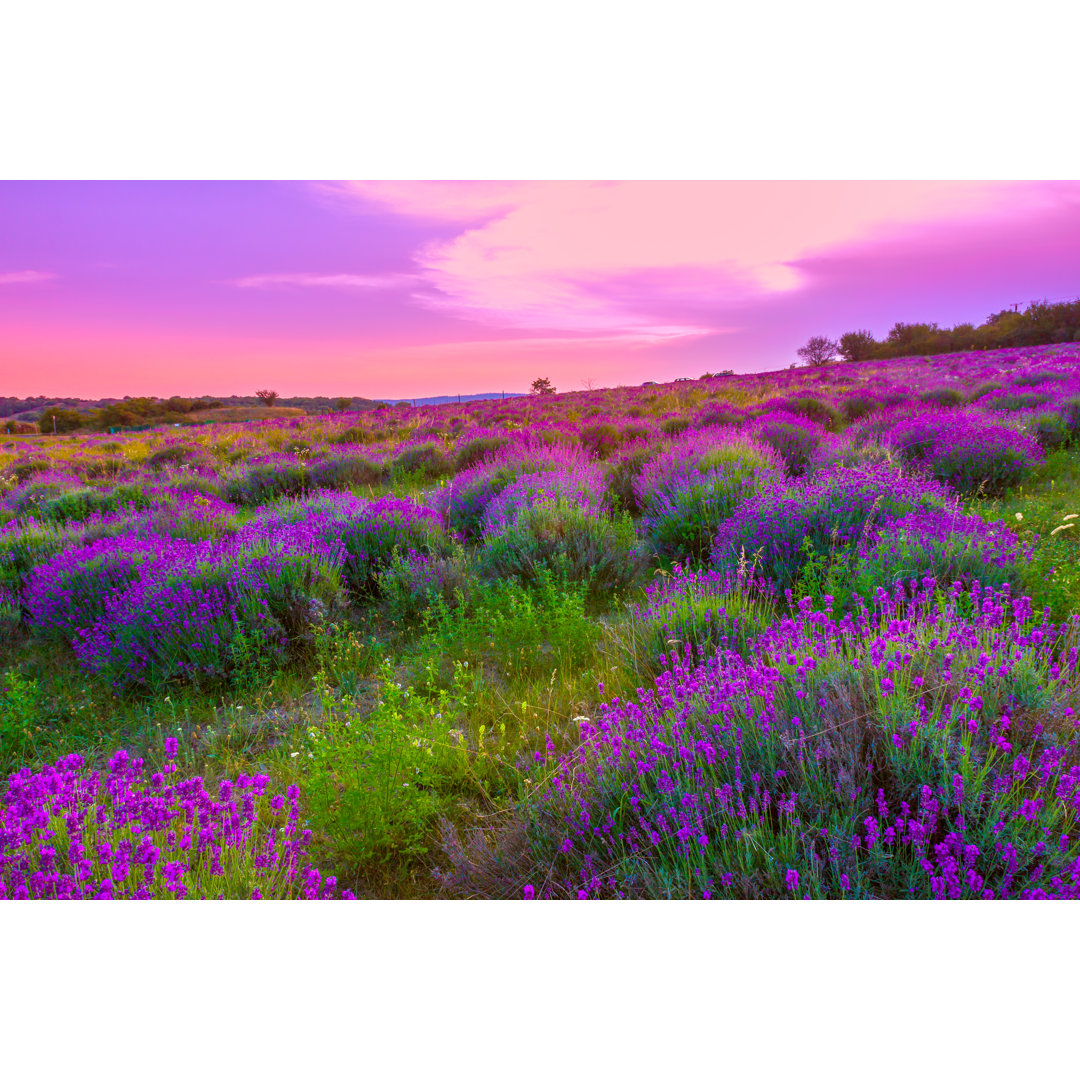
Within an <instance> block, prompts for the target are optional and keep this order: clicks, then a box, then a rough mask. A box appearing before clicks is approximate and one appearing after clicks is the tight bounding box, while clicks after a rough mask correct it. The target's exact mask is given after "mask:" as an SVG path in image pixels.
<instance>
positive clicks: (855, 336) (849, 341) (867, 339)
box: [837, 330, 877, 363]
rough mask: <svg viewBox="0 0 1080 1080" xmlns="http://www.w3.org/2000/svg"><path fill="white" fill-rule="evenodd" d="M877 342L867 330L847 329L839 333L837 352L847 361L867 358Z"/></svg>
mask: <svg viewBox="0 0 1080 1080" xmlns="http://www.w3.org/2000/svg"><path fill="white" fill-rule="evenodd" d="M875 345H877V342H876V341H875V340H874V335H873V334H871V333H870V331H869V330H849V331H848V332H847V333H846V334H841V335H840V341H839V343H838V346H837V352H839V354H840V355H841V356H842V357H843V358H844V359H845V360H847V361H848V362H849V363H858V362H859V361H860V360H869V359H870V358H871V356H873V352H874V346H875Z"/></svg>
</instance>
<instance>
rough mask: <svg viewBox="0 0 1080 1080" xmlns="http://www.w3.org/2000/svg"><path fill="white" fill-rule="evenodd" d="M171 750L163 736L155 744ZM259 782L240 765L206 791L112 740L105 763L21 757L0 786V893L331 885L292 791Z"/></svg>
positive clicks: (253, 892) (319, 893)
mask: <svg viewBox="0 0 1080 1080" xmlns="http://www.w3.org/2000/svg"><path fill="white" fill-rule="evenodd" d="M176 752H177V748H176V740H175V739H173V738H169V739H166V756H167V757H168V758H172V757H175V755H176ZM269 784H270V781H269V777H267V776H263V775H258V776H244V775H241V776H238V777H237V778H236V779H235V780H223V781H222V782H221V786H220V790H219V794H218V795H217V796H214V795H212V794H211V793H210V792H209V791H208V790H207V789H206V786H205V783H204V781H203V779H202V777H199V776H197V777H195V778H193V779H181V778H180V777H179V776H178V775H177V772H176V764H175V762H174V761H171V760H170V761H168V762H167V763H166V765H165V769H164V770H163V772H159V773H155V774H154V775H153V776H151V777H147V776H146V770H145V767H144V765H143V762H142V761H141V760H139V759H135V760H132V759H131V758H130V757H129V756H128V754H127V753H125V752H124V751H120V752H119V753H117V754H115V755H114V756H113V757H112V758H111V759H110V761H109V765H108V769H107V771H103V770H96V769H95V770H90V769H89V768H88V767H87V766H86V763H85V762H84V761H83V759H82V758H81V757H79V756H78V755H77V754H73V755H70V756H69V757H65V758H62V759H61V760H60V761H58V762H57V763H56V764H55V765H51V766H48V767H46V768H44V769H42V770H41V771H40V772H31V771H30V770H29V769H23V770H21V771H20V772H18V773H16V774H15V775H13V776H11V777H10V778H9V779H8V781H7V785H6V790H5V791H3V792H0V816H2V817H3V820H4V822H5V836H4V839H3V841H2V842H0V899H2V898H5V897H6V898H10V899H15V900H19V899H35V900H38V899H41V900H44V899H50V900H52V899H65V900H68V899H70V900H79V899H91V898H93V899H95V900H121V899H135V900H150V899H177V900H183V899H187V900H194V899H236V900H251V899H267V900H269V899H289V898H295V899H311V900H314V899H317V898H319V897H321V898H323V899H329V898H331V897H333V896H334V895H335V891H336V887H337V879H336V878H334V877H328V878H326V879H325V881H323V879H322V875H321V873H320V872H319V871H318V870H316V869H315V868H314V867H313V866H312V865H311V863H310V862H309V860H308V856H307V847H308V845H309V844H310V842H311V831H310V830H308V829H301V827H300V805H299V795H300V793H299V791H298V790H297V789H296V788H295V787H291V788H290V789H289V791H288V793H287V795H271V794H270V788H269ZM351 896H352V894H351V893H348V892H346V893H344V894H343V897H351Z"/></svg>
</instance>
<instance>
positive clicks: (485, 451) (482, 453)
mask: <svg viewBox="0 0 1080 1080" xmlns="http://www.w3.org/2000/svg"><path fill="white" fill-rule="evenodd" d="M509 443H510V437H509V436H508V435H478V436H475V437H474V438H471V439H467V440H466V441H465V442H463V443H461V445H460V446H458V448H457V450H456V451H455V452H454V471H455V472H461V471H462V470H464V469H468V468H471V467H472V466H473V465H476V464H477V463H478V462H480V461H483V460H484V459H485V458H490V457H491V456H492V455H493V454H494V453H495V452H496V451H498V450H501V449H502V448H503V447H504V446H507V445H509Z"/></svg>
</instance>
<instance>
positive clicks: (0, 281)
mask: <svg viewBox="0 0 1080 1080" xmlns="http://www.w3.org/2000/svg"><path fill="white" fill-rule="evenodd" d="M55 277H56V275H55V274H54V273H51V272H50V271H48V270H15V271H10V272H8V273H6V274H4V273H0V285H35V284H37V283H38V282H41V281H52V280H53V278H55Z"/></svg>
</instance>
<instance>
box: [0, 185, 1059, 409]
mask: <svg viewBox="0 0 1080 1080" xmlns="http://www.w3.org/2000/svg"><path fill="white" fill-rule="evenodd" d="M1077 295H1080V183H1076V182H1038V183H1001V182H993V183H988V182H972V183H922V182H900V181H895V182H893V181H869V182H858V183H856V182H844V183H841V182H837V183H833V182H805V183H804V182H795V181H778V182H725V181H715V182H714V181H686V182H671V181H662V182H661V181H657V182H647V181H632V182H625V183H623V182H599V183H586V182H577V181H574V182H539V183H529V182H498V183H486V182H472V181H465V182H438V181H412V182H410V181H403V182H390V181H374V182H363V181H361V182H352V183H297V182H282V183H277V182H267V181H257V182H182V183H172V182H161V181H148V182H117V183H114V182H85V183H83V182H60V181H54V182H41V183H37V182H2V183H0V373H2V380H0V394H4V395H20V396H22V395H28V394H39V393H40V394H64V395H68V394H70V395H80V396H84V397H98V396H114V395H123V394H132V395H138V394H160V395H168V394H172V393H180V394H189V395H190V394H200V393H208V394H222V395H225V394H232V393H237V394H250V393H252V392H253V391H254V390H255V389H256V388H257V387H262V386H268V387H271V388H273V389H276V390H278V391H279V392H280V393H282V394H284V395H290V394H330V395H338V394H346V395H359V396H364V397H398V396H401V397H406V396H422V395H427V394H442V393H455V392H461V393H470V392H476V391H499V390H507V391H522V390H525V389H527V387H528V384H529V383H530V382H531V381H532V380H533V379H534V378H536V377H537V376H538V375H544V376H548V377H550V378H551V379H552V381H553V382H554V383H555V384H556V385H557V386H558V387H559V388H560V389H567V390H570V389H579V388H580V387H581V386H582V385H583V383H584V381H585V380H587V379H589V380H593V381H594V382H595V383H596V385H617V384H619V383H627V384H632V383H638V382H641V381H642V380H644V379H656V380H663V379H670V378H674V377H676V376H680V375H690V376H696V375H700V374H701V373H702V372H703V371H706V370H712V371H715V370H717V369H719V368H733V369H735V370H736V371H752V370H762V369H768V368H778V367H786V366H787V364H789V363H790V362H791V361H792V360H793V359H794V358H795V349H796V348H797V347H798V346H799V345H800V344H802V343H803V342H804V341H805V340H806V338H807V337H809V336H810V335H811V334H816V333H824V334H829V335H831V336H838V335H839V334H840V333H842V332H843V331H845V330H851V329H859V328H867V329H870V330H871V331H873V332H874V333H875V334H876V335H877V336H879V337H880V336H882V335H884V334H885V333H886V332H887V331H888V329H889V327H890V326H891V325H892V324H893V323H894V322H896V321H898V320H904V321H924V320H932V321H937V322H939V323H941V324H942V325H946V324H952V323H955V322H958V321H971V322H976V323H979V322H981V321H982V320H983V319H984V318H985V317H986V315H988V314H989V313H990V312H992V311H996V310H1000V309H1001V308H1003V307H1005V306H1006V305H1010V304H1012V303H1014V302H1020V303H1026V302H1027V301H1029V300H1032V299H1041V298H1044V297H1046V298H1061V297H1072V296H1077Z"/></svg>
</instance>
